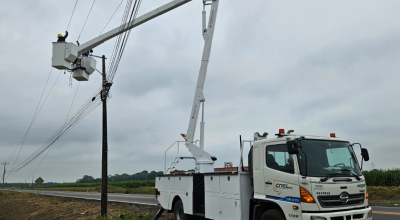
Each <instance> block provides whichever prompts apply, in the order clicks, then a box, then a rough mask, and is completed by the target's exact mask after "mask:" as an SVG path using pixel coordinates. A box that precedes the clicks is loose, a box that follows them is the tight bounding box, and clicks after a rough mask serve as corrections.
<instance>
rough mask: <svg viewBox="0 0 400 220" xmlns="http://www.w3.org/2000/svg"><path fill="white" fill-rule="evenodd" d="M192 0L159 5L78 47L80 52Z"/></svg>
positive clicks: (176, 0) (178, 0) (175, 0)
mask: <svg viewBox="0 0 400 220" xmlns="http://www.w3.org/2000/svg"><path fill="white" fill-rule="evenodd" d="M190 1H192V0H174V1H171V2H170V3H167V4H165V5H163V6H161V7H158V8H156V9H154V10H153V11H150V12H148V13H146V14H144V15H142V16H140V17H138V18H136V19H135V20H133V21H132V22H127V23H125V24H123V25H121V26H119V27H116V28H114V29H112V30H111V31H108V32H106V33H104V34H102V35H100V36H98V37H96V38H93V39H92V40H90V41H88V42H86V43H84V44H82V45H81V46H79V48H78V54H83V53H85V52H86V51H88V50H90V49H93V48H95V47H97V46H99V45H100V44H102V43H104V42H106V41H107V40H110V39H111V38H114V37H116V36H118V35H119V34H121V33H124V32H125V31H128V30H130V29H132V28H134V27H137V26H139V25H141V24H143V23H145V22H147V21H149V20H151V19H153V18H156V17H158V16H160V15H162V14H164V13H166V12H169V11H171V10H173V9H175V8H177V7H179V6H181V5H183V4H186V3H188V2H190Z"/></svg>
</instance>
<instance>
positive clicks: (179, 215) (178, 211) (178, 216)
mask: <svg viewBox="0 0 400 220" xmlns="http://www.w3.org/2000/svg"><path fill="white" fill-rule="evenodd" d="M186 219H188V218H187V216H186V215H185V213H184V211H183V204H182V201H181V200H178V201H176V203H175V207H174V220H186Z"/></svg>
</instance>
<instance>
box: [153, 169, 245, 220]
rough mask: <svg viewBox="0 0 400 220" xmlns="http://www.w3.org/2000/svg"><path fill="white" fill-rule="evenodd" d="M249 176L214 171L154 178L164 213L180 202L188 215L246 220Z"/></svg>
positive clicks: (239, 173) (240, 173) (241, 173)
mask: <svg viewBox="0 0 400 220" xmlns="http://www.w3.org/2000/svg"><path fill="white" fill-rule="evenodd" d="M248 175H249V173H248V172H213V173H190V174H179V175H163V176H157V178H156V192H157V199H158V201H159V202H160V204H161V206H162V207H164V209H167V210H174V208H175V205H176V204H177V203H178V201H181V202H182V204H183V210H184V213H185V214H188V215H195V216H201V217H205V218H208V219H246V220H247V219H249V209H250V207H249V204H250V200H251V198H252V190H251V184H250V178H249V176H248Z"/></svg>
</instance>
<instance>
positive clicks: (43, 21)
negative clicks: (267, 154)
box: [0, 0, 400, 182]
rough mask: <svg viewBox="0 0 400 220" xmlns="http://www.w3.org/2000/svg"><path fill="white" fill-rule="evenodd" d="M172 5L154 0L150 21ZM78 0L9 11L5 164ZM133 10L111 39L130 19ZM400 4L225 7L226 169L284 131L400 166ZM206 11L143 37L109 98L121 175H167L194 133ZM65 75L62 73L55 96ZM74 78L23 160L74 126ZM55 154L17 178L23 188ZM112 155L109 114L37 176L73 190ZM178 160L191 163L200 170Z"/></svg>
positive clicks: (4, 16)
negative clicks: (247, 145) (259, 138)
mask: <svg viewBox="0 0 400 220" xmlns="http://www.w3.org/2000/svg"><path fill="white" fill-rule="evenodd" d="M166 2H168V1H167V0H157V1H144V3H143V5H142V8H141V11H140V13H141V14H143V13H145V12H147V11H149V10H152V9H153V8H155V7H157V6H159V5H162V4H164V3H166ZM74 3H75V1H70V2H64V3H63V4H60V3H59V2H53V1H46V0H41V1H36V2H35V3H33V2H22V1H21V0H18V1H11V2H7V3H4V4H3V5H2V7H1V8H0V14H1V16H0V27H1V28H0V46H1V48H2V52H1V53H0V64H2V65H1V66H2V68H1V70H0V76H1V78H2V80H1V81H0V88H1V89H0V92H1V93H2V94H3V98H2V99H0V106H1V111H0V161H2V162H3V161H4V160H6V159H8V157H9V156H10V155H11V154H12V152H13V151H14V149H15V147H16V146H17V145H18V143H19V141H20V140H21V138H22V136H23V135H24V133H25V132H26V129H27V128H28V126H29V123H30V121H31V119H32V116H33V112H34V110H35V108H36V105H37V103H38V101H39V98H40V94H41V92H42V89H43V87H44V84H45V82H46V79H47V76H48V74H49V71H50V58H51V44H50V42H52V41H55V40H56V35H57V34H58V33H63V32H64V31H65V28H66V26H67V24H68V21H69V18H70V15H71V12H72V8H73V5H74ZM118 4H119V1H96V4H95V6H94V7H93V10H92V12H91V15H90V17H89V19H88V21H87V24H86V27H85V29H84V30H83V32H82V34H81V37H80V40H79V41H80V42H81V43H83V42H86V41H88V40H90V39H91V38H93V37H95V36H97V35H98V34H99V33H100V31H101V30H102V29H103V27H104V25H105V24H106V22H107V21H108V19H109V18H110V16H111V14H112V13H113V12H114V10H115V8H116V7H117V5H118ZM90 6H91V2H87V1H79V3H78V6H77V8H76V11H75V14H74V17H73V18H72V21H71V25H70V28H69V32H70V36H69V37H68V40H69V41H71V42H74V41H76V40H77V39H78V36H79V33H80V31H81V29H82V25H83V22H84V20H85V19H86V16H87V13H88V11H89V9H90ZM123 7H124V5H121V8H120V9H119V10H118V12H117V14H116V16H115V18H114V19H113V20H112V21H111V22H110V24H109V25H108V26H107V28H106V31H107V30H110V29H111V28H113V27H115V26H117V25H119V22H120V19H121V15H122V11H123ZM399 8H400V3H399V2H398V1H394V0H393V1H389V0H387V1H379V2H376V1H352V2H334V3H333V2H328V1H311V0H309V1H302V2H290V3H285V2H280V1H252V3H251V4H249V3H248V2H245V1H221V4H220V13H219V15H218V20H217V30H216V35H215V38H214V44H213V49H212V53H211V60H210V64H209V70H208V75H207V80H206V85H205V91H204V94H205V96H206V104H205V106H206V114H205V116H206V149H207V150H208V151H209V152H210V153H211V154H212V155H215V156H217V157H218V161H217V163H216V165H215V166H216V167H219V166H223V162H226V161H230V162H234V165H237V164H238V160H239V135H242V137H243V138H244V139H251V137H252V134H253V133H254V132H256V131H259V132H264V131H267V132H269V133H270V136H273V134H275V133H276V132H277V130H278V129H279V128H286V129H294V130H295V131H296V133H300V134H315V135H323V136H326V135H328V134H329V133H330V132H336V133H337V135H338V136H339V137H342V138H346V139H348V140H349V141H351V142H360V143H362V144H363V146H364V147H367V148H368V149H369V150H370V155H371V162H374V164H375V167H378V168H379V167H381V168H391V167H398V163H397V155H396V154H395V153H394V152H396V149H397V143H398V140H399V139H398V138H397V135H396V131H398V130H399V124H400V123H399V119H398V117H397V115H398V109H399V107H400V106H399V104H398V103H399V102H398V100H399V98H400V97H399V94H400V91H399V88H400V87H399V86H398V82H399V81H400V79H399V74H398V70H399V67H400V64H399V62H398V60H399V58H400V54H399V52H398V51H400V50H399V49H400V48H399V47H400V43H399V40H398V39H399V35H400V27H399V26H398V20H399V16H400V15H399V13H398V11H399ZM201 10H202V6H201V2H200V1H198V2H197V1H195V2H191V3H188V4H186V5H184V6H182V7H181V8H178V9H176V10H174V11H171V12H169V13H167V14H165V15H163V16H162V17H159V18H157V19H154V20H152V21H150V22H148V23H146V24H144V25H142V26H139V27H137V28H135V29H134V30H132V33H131V37H130V39H129V42H128V45H127V47H126V50H125V53H124V56H123V58H122V60H121V63H120V66H119V68H118V72H117V74H116V78H115V81H114V85H113V87H112V89H111V93H112V95H113V96H112V98H111V99H110V100H109V101H108V118H109V122H108V124H109V162H110V163H109V173H110V174H116V173H119V174H120V173H129V174H132V173H136V172H140V171H142V170H145V169H146V170H157V171H158V170H163V168H164V151H165V150H166V148H167V147H169V146H170V145H171V144H172V143H173V142H174V141H175V140H181V137H180V135H179V134H180V133H185V132H186V129H187V122H188V119H189V114H190V108H191V104H192V99H193V93H194V89H195V84H196V81H197V76H198V70H199V67H200V59H201V52H202V46H203V39H202V36H201ZM113 46H114V40H111V41H109V42H106V43H104V44H103V45H101V46H99V47H97V48H95V49H94V51H95V54H97V55H102V54H105V55H106V56H107V57H110V56H111V53H112V49H113ZM107 62H109V61H107ZM107 65H108V63H107ZM98 69H100V61H99V62H98ZM59 73H60V71H58V70H53V71H52V73H51V77H50V79H49V83H48V85H47V89H46V91H45V96H46V95H47V93H48V91H49V90H50V88H51V86H52V85H53V83H54V82H55V80H56V78H57V77H58V75H59ZM69 77H70V76H69V74H65V75H64V74H61V75H60V77H59V79H58V81H57V83H56V84H55V86H54V89H53V91H52V93H51V94H50V95H49V97H48V99H47V101H46V104H45V105H44V106H43V108H42V110H41V112H40V114H39V116H38V118H37V120H36V121H35V123H34V124H33V126H32V129H31V132H30V133H29V136H28V138H27V140H26V143H25V145H24V148H23V149H22V151H21V154H20V156H19V159H18V161H17V163H16V164H19V163H20V162H22V161H23V160H25V159H26V158H27V157H28V156H29V155H30V154H32V153H33V152H34V151H35V150H37V149H38V148H39V147H40V146H41V145H42V144H43V143H44V141H46V140H47V138H49V137H50V136H51V135H52V134H53V133H54V131H55V130H56V129H58V128H59V127H60V126H61V125H62V123H63V122H64V121H65V118H66V116H67V113H68V109H69V107H70V106H71V102H72V98H73V96H74V94H75V91H76V88H77V86H78V82H76V81H72V88H70V87H69V86H68V85H69ZM100 82H101V79H100V75H99V74H98V73H94V74H93V75H91V77H90V81H89V82H82V83H80V86H79V91H78V95H77V98H76V100H75V102H74V105H73V106H72V112H75V111H76V110H77V109H78V108H79V107H80V106H81V105H82V104H83V103H84V102H85V101H86V100H87V99H89V98H91V96H92V94H93V93H94V92H95V91H96V90H97V89H98V88H99V86H100ZM42 102H43V101H42ZM181 151H182V152H184V153H185V154H187V155H189V152H187V150H184V148H183V149H182V150H181ZM43 156H44V155H42V156H41V157H40V158H39V159H38V160H36V161H35V162H34V163H32V164H31V165H30V166H28V167H26V168H25V169H23V170H21V171H20V172H18V173H17V174H14V175H11V176H10V177H9V179H7V181H11V182H13V181H21V182H22V181H25V180H26V179H27V178H28V177H29V176H30V175H31V174H32V172H33V170H34V169H35V168H36V166H37V165H38V164H39V163H40V161H41V159H42V158H43ZM173 156H174V151H171V152H169V153H168V158H169V159H171V158H172V157H173ZM14 160H15V157H14V156H13V158H12V159H11V162H12V163H13V161H14ZM100 160H101V108H97V109H96V110H94V111H93V112H92V113H91V114H90V115H88V116H87V117H86V118H85V119H84V120H83V121H81V122H80V123H79V124H78V125H77V126H76V127H74V128H73V129H72V130H71V131H69V132H68V133H67V134H65V135H64V136H63V137H62V138H61V139H60V140H59V141H58V142H56V143H55V145H54V146H53V148H52V149H51V151H50V153H49V154H48V155H47V157H46V159H45V160H44V161H43V163H42V164H41V166H40V167H39V168H38V170H37V171H36V172H35V173H34V174H33V175H35V176H42V177H43V178H44V179H45V180H46V181H68V182H69V181H75V180H76V179H78V178H81V177H82V176H83V175H85V174H88V175H93V176H95V177H99V176H100V168H101V167H100V166H101V164H100ZM371 162H369V163H366V164H365V165H364V166H365V167H366V168H370V167H371ZM180 165H181V166H182V168H187V169H189V168H190V167H191V166H192V162H191V161H187V162H184V163H182V164H180Z"/></svg>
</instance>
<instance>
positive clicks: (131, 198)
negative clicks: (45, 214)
mask: <svg viewBox="0 0 400 220" xmlns="http://www.w3.org/2000/svg"><path fill="white" fill-rule="evenodd" d="M14 191H16V192H31V193H33V192H36V190H14ZM39 194H45V195H49V196H60V197H71V198H80V199H91V200H101V196H100V193H97V192H70V191H41V190H39ZM108 201H111V202H124V203H135V204H142V205H157V204H158V201H157V199H156V197H155V195H142V194H119V193H108Z"/></svg>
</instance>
